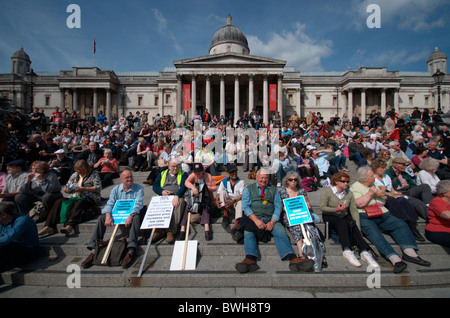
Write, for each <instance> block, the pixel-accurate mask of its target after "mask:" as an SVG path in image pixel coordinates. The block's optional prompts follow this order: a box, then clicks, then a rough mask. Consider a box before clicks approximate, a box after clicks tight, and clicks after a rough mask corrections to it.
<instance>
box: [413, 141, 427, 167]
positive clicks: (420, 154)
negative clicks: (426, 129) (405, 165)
mask: <svg viewBox="0 0 450 318" xmlns="http://www.w3.org/2000/svg"><path fill="white" fill-rule="evenodd" d="M425 158H428V149H427V148H426V147H424V146H418V147H417V148H416V155H415V156H413V157H412V158H411V162H412V163H413V164H414V173H418V172H419V171H420V163H421V162H422V161H423V160H424V159H425Z"/></svg>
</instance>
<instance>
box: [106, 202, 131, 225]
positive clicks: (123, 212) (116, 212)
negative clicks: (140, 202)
mask: <svg viewBox="0 0 450 318" xmlns="http://www.w3.org/2000/svg"><path fill="white" fill-rule="evenodd" d="M135 203H136V200H117V202H116V204H115V205H114V209H113V210H112V212H111V216H112V218H113V220H114V224H116V225H117V224H125V220H126V219H127V217H128V216H129V215H130V214H131V213H132V212H133V208H134V204H135Z"/></svg>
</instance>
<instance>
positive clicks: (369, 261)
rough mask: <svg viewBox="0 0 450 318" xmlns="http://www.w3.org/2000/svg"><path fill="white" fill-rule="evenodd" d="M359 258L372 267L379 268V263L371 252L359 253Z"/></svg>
mask: <svg viewBox="0 0 450 318" xmlns="http://www.w3.org/2000/svg"><path fill="white" fill-rule="evenodd" d="M361 259H362V260H363V261H364V262H366V263H367V265H369V266H372V267H373V268H380V265H378V263H377V262H376V261H375V260H374V259H373V257H372V254H370V253H369V252H367V251H366V252H362V253H361Z"/></svg>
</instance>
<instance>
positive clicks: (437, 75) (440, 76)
mask: <svg viewBox="0 0 450 318" xmlns="http://www.w3.org/2000/svg"><path fill="white" fill-rule="evenodd" d="M432 76H433V79H434V81H435V82H436V84H437V89H438V114H439V115H442V114H443V112H442V109H441V83H442V81H443V80H444V76H445V73H443V72H441V70H440V69H437V70H436V73H434V74H433V75H432Z"/></svg>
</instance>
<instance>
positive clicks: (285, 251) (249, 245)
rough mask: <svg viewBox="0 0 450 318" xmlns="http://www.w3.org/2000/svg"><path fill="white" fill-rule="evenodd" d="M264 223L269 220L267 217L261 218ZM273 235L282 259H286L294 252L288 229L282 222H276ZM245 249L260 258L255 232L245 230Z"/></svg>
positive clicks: (246, 252)
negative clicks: (287, 232)
mask: <svg viewBox="0 0 450 318" xmlns="http://www.w3.org/2000/svg"><path fill="white" fill-rule="evenodd" d="M261 220H262V221H263V222H264V223H267V222H269V221H270V220H269V219H267V218H262V219H261ZM271 233H272V236H273V238H274V240H275V246H276V248H277V251H278V255H279V256H280V258H281V259H284V258H285V257H286V256H288V255H289V254H294V255H295V252H294V250H293V249H292V245H291V242H290V241H289V237H288V236H287V234H286V229H285V228H284V226H283V224H281V222H277V223H275V226H274V227H273V230H272V232H271ZM244 249H245V255H251V256H254V257H256V258H258V242H257V240H256V237H255V234H254V233H253V232H248V231H244Z"/></svg>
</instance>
